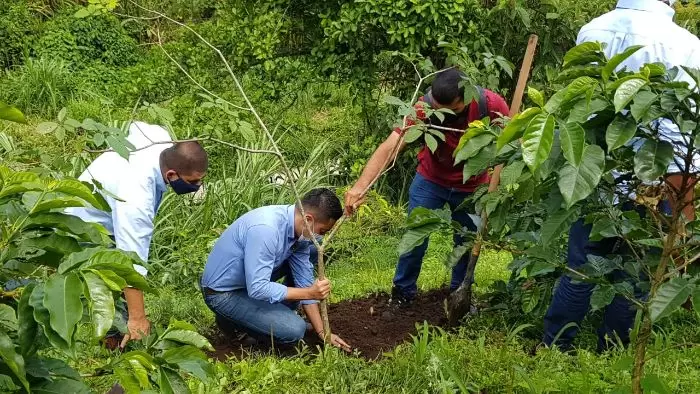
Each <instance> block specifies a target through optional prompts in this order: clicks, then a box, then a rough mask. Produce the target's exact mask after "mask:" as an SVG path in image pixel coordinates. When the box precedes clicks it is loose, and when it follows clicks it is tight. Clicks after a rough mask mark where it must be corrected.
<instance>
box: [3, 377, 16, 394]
mask: <svg viewBox="0 0 700 394" xmlns="http://www.w3.org/2000/svg"><path fill="white" fill-rule="evenodd" d="M19 390H20V387H19V386H17V385H16V384H15V382H14V381H13V380H12V378H11V377H9V376H7V375H0V392H2V393H14V392H17V391H19Z"/></svg>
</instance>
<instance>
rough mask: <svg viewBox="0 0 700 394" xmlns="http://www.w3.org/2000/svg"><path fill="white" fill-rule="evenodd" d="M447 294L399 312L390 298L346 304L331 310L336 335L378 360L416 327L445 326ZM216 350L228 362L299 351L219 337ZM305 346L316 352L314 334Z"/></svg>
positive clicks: (423, 298) (430, 295) (431, 295)
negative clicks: (261, 355) (248, 357)
mask: <svg viewBox="0 0 700 394" xmlns="http://www.w3.org/2000/svg"><path fill="white" fill-rule="evenodd" d="M447 295H448V292H447V290H434V291H430V292H427V293H422V294H419V295H418V297H416V299H415V301H414V302H413V304H411V306H409V307H404V308H397V307H396V306H393V305H388V301H389V295H388V294H386V293H380V294H375V295H372V296H369V297H366V298H360V299H355V300H349V301H343V302H339V303H337V304H331V305H330V306H329V310H328V315H329V317H330V323H331V328H332V329H333V332H334V333H336V334H338V335H340V336H341V337H342V338H343V339H344V340H345V341H346V342H347V343H348V344H350V346H352V348H353V349H356V350H357V351H359V353H360V355H361V356H362V357H364V358H366V359H376V358H378V357H380V356H381V355H382V353H384V352H386V351H389V350H392V349H393V348H394V347H396V346H397V345H398V344H400V343H402V342H403V341H405V340H407V339H409V338H410V336H411V334H415V332H416V323H422V322H423V321H427V322H428V324H431V325H433V326H444V325H445V324H446V323H447V319H446V318H445V308H444V300H445V298H446V297H447ZM210 341H211V343H212V345H213V346H214V348H215V351H214V353H213V354H212V356H213V357H216V358H217V359H220V360H225V359H227V358H229V357H235V358H238V359H240V358H242V357H246V356H247V355H249V354H250V353H253V352H258V351H262V352H269V351H271V350H274V351H275V352H276V353H277V354H279V355H281V356H293V355H296V354H297V353H298V351H299V346H296V347H279V346H276V347H275V348H274V349H271V348H270V347H268V346H262V345H260V344H255V345H251V344H248V343H245V341H241V340H240V339H238V338H231V337H228V336H225V335H224V334H222V333H217V334H216V335H214V336H212V337H211V338H210ZM305 343H306V345H307V346H309V347H310V348H311V349H312V350H314V351H316V349H317V346H316V345H320V344H321V342H320V340H319V339H318V338H317V337H316V335H315V334H313V333H312V332H310V333H308V334H307V336H306V338H305Z"/></svg>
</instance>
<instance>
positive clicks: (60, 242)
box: [19, 233, 80, 267]
mask: <svg viewBox="0 0 700 394" xmlns="http://www.w3.org/2000/svg"><path fill="white" fill-rule="evenodd" d="M19 247H21V248H35V249H40V250H44V251H48V252H53V253H58V254H69V253H73V252H77V251H79V250H80V245H79V244H78V241H76V240H75V238H73V237H67V236H65V235H58V234H56V233H52V234H49V235H46V236H42V237H35V238H26V239H24V240H22V242H21V243H20V244H19ZM44 264H46V265H50V264H48V263H46V262H45V263H44ZM54 267H55V266H54Z"/></svg>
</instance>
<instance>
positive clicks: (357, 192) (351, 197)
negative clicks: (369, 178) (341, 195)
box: [345, 186, 365, 216]
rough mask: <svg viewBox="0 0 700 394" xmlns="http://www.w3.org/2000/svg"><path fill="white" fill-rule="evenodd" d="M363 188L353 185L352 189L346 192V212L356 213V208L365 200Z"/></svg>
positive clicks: (349, 213)
mask: <svg viewBox="0 0 700 394" xmlns="http://www.w3.org/2000/svg"><path fill="white" fill-rule="evenodd" d="M362 191H363V190H361V189H359V188H357V187H356V186H353V187H352V188H351V189H350V190H348V191H347V192H345V213H346V214H347V215H348V216H351V215H353V214H354V213H355V210H357V208H359V207H360V205H362V203H364V202H365V194H363V193H362Z"/></svg>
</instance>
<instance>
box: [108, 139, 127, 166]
mask: <svg viewBox="0 0 700 394" xmlns="http://www.w3.org/2000/svg"><path fill="white" fill-rule="evenodd" d="M105 141H107V145H108V146H109V147H110V148H112V150H114V151H115V152H117V154H118V155H119V156H121V157H123V158H124V159H127V160H129V148H127V146H126V144H125V143H124V141H123V140H121V139H118V138H116V137H115V136H113V135H108V136H107V138H105Z"/></svg>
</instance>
